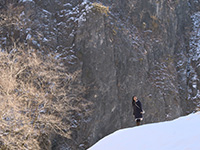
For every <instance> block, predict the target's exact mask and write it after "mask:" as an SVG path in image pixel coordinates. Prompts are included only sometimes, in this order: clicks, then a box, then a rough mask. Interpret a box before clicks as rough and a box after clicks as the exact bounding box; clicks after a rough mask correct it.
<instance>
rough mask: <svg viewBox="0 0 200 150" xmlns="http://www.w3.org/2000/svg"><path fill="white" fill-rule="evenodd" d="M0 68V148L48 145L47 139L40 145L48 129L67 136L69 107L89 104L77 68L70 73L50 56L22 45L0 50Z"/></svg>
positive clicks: (33, 149)
mask: <svg viewBox="0 0 200 150" xmlns="http://www.w3.org/2000/svg"><path fill="white" fill-rule="evenodd" d="M0 72H1V74H0V149H9V150H24V149H30V150H39V149H50V146H51V141H50V139H46V141H48V142H47V143H45V144H44V143H43V145H44V147H45V148H44V147H43V148H41V147H40V143H41V142H43V141H40V140H39V138H40V137H41V136H42V135H46V137H50V135H51V133H56V134H59V135H61V136H64V137H67V138H70V134H71V133H70V124H69V122H70V119H71V118H70V117H71V114H70V113H69V111H72V110H73V111H75V112H80V113H81V111H83V110H84V109H87V106H88V103H87V102H86V101H84V99H82V98H81V94H82V93H83V92H84V88H83V87H82V86H81V85H80V83H79V82H80V81H79V80H78V77H79V76H80V72H78V71H77V72H75V73H73V74H69V73H67V72H66V68H65V67H64V66H62V65H60V63H59V61H58V60H56V59H54V57H53V56H48V57H47V56H43V55H42V54H39V53H37V52H36V51H35V50H33V49H29V50H27V51H25V50H24V49H21V48H13V50H12V51H10V52H9V53H8V52H2V51H1V52H0ZM63 119H65V120H67V121H63ZM67 122H68V123H67Z"/></svg>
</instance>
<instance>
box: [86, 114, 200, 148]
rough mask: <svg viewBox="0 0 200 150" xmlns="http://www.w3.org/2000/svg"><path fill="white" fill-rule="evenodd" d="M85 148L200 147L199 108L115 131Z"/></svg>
mask: <svg viewBox="0 0 200 150" xmlns="http://www.w3.org/2000/svg"><path fill="white" fill-rule="evenodd" d="M88 150H200V112H198V113H195V114H191V115H188V116H186V117H181V118H178V119H176V120H173V121H168V122H162V123H154V124H149V125H143V126H139V127H134V128H128V129H122V130H119V131H116V132H115V133H113V134H111V135H109V136H107V137H105V138H103V139H102V140H100V141H99V142H98V143H96V144H95V145H94V146H92V147H91V148H89V149H88Z"/></svg>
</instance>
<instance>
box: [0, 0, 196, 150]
mask: <svg viewBox="0 0 200 150" xmlns="http://www.w3.org/2000/svg"><path fill="white" fill-rule="evenodd" d="M19 2H20V1H19ZM94 2H96V1H95V0H91V1H89V0H45V1H44V0H23V2H22V1H21V4H20V5H19V6H20V9H23V11H17V10H15V11H16V13H15V14H17V12H19V16H20V17H19V20H20V21H18V23H15V24H13V23H12V24H11V25H10V26H9V27H8V26H5V27H3V28H1V29H0V31H1V37H0V41H1V47H2V48H4V47H6V46H9V44H10V43H12V38H11V37H14V38H16V39H20V42H22V43H25V44H27V45H31V46H34V47H36V48H38V49H39V50H41V51H43V52H44V53H54V54H55V55H56V58H59V59H62V60H63V63H64V64H66V65H69V67H70V69H71V70H70V71H74V70H77V69H81V71H82V81H81V82H82V83H83V84H84V85H85V87H86V88H87V93H85V98H86V99H87V100H89V101H91V102H92V103H93V106H94V107H93V108H91V109H92V110H93V114H92V115H91V116H90V118H88V119H87V120H84V119H82V118H78V117H77V118H75V122H74V124H73V127H72V138H73V139H72V140H69V141H68V140H66V139H63V138H62V137H55V138H54V139H53V140H52V141H53V144H52V145H53V149H54V150H56V149H62V148H63V147H64V148H65V149H66V147H68V149H70V148H69V147H71V149H86V148H87V147H88V146H90V145H92V144H94V143H95V142H96V141H98V140H99V139H100V138H102V137H104V136H105V135H107V134H109V133H111V132H113V131H115V130H117V129H120V128H124V127H130V126H134V125H135V124H134V118H133V116H132V108H131V98H132V96H133V95H137V96H138V98H139V99H140V100H141V102H142V104H143V108H144V110H145V111H146V114H145V116H144V121H143V123H150V122H158V121H164V120H171V119H173V118H176V117H179V116H181V115H185V114H187V113H188V112H191V111H193V110H194V109H195V104H194V101H192V100H193V99H195V100H197V99H198V98H199V71H198V68H199V65H198V64H199V63H198V61H199V60H198V58H199V57H198V55H199V54H198V53H199V50H198V49H199V40H198V39H199V28H198V27H199V22H198V20H199V19H198V18H199V13H198V12H197V11H198V9H199V6H198V5H199V2H198V1H197V0H185V1H182V0H175V1H172V0H160V1H158V0H148V1H147V0H128V1H125V0H99V1H98V2H102V4H101V5H102V7H101V9H104V8H106V6H107V7H109V12H108V11H106V9H105V10H104V11H100V10H101V9H100V10H99V9H98V8H97V7H96V6H95V5H93V3H94ZM6 3H9V2H8V1H2V2H0V8H1V10H3V11H5V10H7V11H9V9H12V7H11V6H10V7H9V9H7V8H6V9H5V8H4V6H5V4H6ZM22 6H23V7H22ZM14 8H15V6H14ZM105 11H106V12H105ZM193 23H194V24H193ZM191 30H192V32H190V31H191ZM67 145H68V146H67Z"/></svg>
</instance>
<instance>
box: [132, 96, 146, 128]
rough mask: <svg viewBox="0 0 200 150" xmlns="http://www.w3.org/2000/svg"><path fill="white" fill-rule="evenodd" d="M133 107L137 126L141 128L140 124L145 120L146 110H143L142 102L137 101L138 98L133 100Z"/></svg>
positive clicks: (134, 97)
mask: <svg viewBox="0 0 200 150" xmlns="http://www.w3.org/2000/svg"><path fill="white" fill-rule="evenodd" d="M132 107H133V115H134V116H135V122H136V125H137V126H139V125H140V122H141V121H142V120H143V116H142V114H144V113H145V112H144V110H143V109H142V104H141V102H140V101H139V100H138V99H137V97H136V96H133V98H132Z"/></svg>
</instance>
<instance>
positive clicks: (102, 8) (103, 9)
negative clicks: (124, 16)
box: [92, 3, 110, 16]
mask: <svg viewBox="0 0 200 150" xmlns="http://www.w3.org/2000/svg"><path fill="white" fill-rule="evenodd" d="M92 6H93V8H94V9H95V10H96V11H98V12H100V13H102V14H105V15H106V16H107V15H108V13H110V11H109V7H108V6H104V5H103V4H101V3H92Z"/></svg>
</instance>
